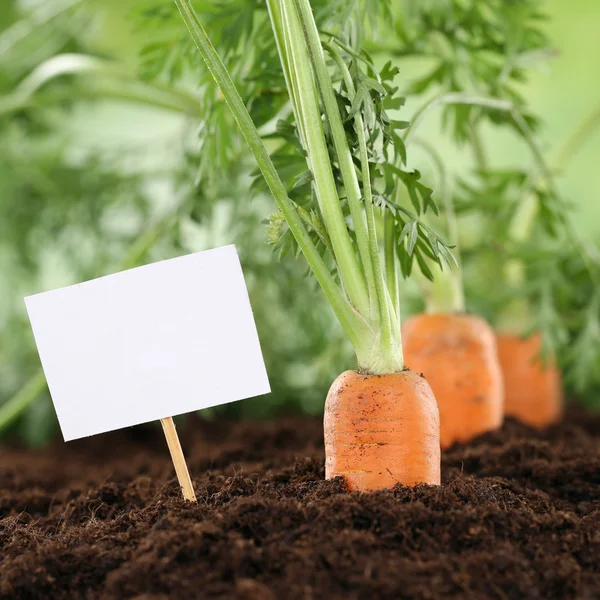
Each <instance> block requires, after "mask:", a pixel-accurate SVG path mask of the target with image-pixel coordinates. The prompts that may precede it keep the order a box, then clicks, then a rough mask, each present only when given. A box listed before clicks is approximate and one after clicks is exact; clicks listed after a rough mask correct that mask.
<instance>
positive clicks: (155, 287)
mask: <svg viewBox="0 0 600 600" xmlns="http://www.w3.org/2000/svg"><path fill="white" fill-rule="evenodd" d="M25 304H26V306H27V312H28V313H29V319H30V321H31V325H32V328H33V333H34V336H35V340H36V343H37V347H38V351H39V353H40V359H41V361H42V366H43V367H44V373H45V375H46V379H47V381H48V387H49V389H50V394H51V396H52V400H53V402H54V407H55V408H56V414H57V416H58V420H59V423H60V427H61V430H62V433H63V437H64V439H65V441H69V440H74V439H77V438H81V437H85V436H88V435H95V434H98V433H103V432H105V431H112V430H114V429H119V428H121V427H129V426H131V425H137V424H139V423H147V422H149V421H158V420H160V421H161V423H162V426H163V430H164V432H165V436H166V438H167V444H168V446H169V451H170V452H171V457H172V458H173V464H174V465H175V472H176V473H177V478H178V480H179V484H180V485H181V489H182V491H183V495H184V497H185V498H186V499H187V500H190V501H194V500H195V499H196V498H195V495H194V489H193V487H192V482H191V480H190V475H189V473H188V469H187V466H186V464H185V459H184V457H183V452H182V451H181V444H180V443H179V439H178V437H177V432H176V430H175V425H174V423H173V419H172V416H173V415H181V414H184V413H188V412H192V411H195V410H199V409H202V408H207V407H209V406H216V405H218V404H224V403H226V402H234V401H235V400H242V399H243V398H250V397H252V396H259V395H261V394H266V393H268V392H270V391H271V390H270V387H269V380H268V378H267V372H266V369H265V364H264V361H263V358H262V353H261V350H260V343H259V340H258V334H257V332H256V325H255V324H254V317H253V315H252V308H251V306H250V300H249V298H248V291H247V289H246V284H245V282H244V275H243V273H242V267H241V265H240V261H239V258H238V255H237V252H236V249H235V246H225V247H223V248H216V249H214V250H207V251H206V252H197V253H196V254H190V255H188V256H181V257H179V258H173V259H170V260H165V261H162V262H158V263H154V264H150V265H146V266H144V267H138V268H135V269H130V270H128V271H123V272H121V273H115V274H114V275H108V276H106V277H100V278H99V279H94V280H92V281H86V282H85V283H80V284H77V285H72V286H70V287H66V288H61V289H58V290H52V291H50V292H45V293H42V294H36V295H34V296H28V297H27V298H25Z"/></svg>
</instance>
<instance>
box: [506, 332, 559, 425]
mask: <svg viewBox="0 0 600 600" xmlns="http://www.w3.org/2000/svg"><path fill="white" fill-rule="evenodd" d="M496 339H497V342H498V356H499V358H500V365H501V367H502V372H503V374H504V393H505V396H504V409H505V413H506V414H507V415H510V416H512V417H515V418H517V419H519V420H520V421H522V422H523V423H526V424H527V425H531V426H532V427H537V428H540V429H541V428H543V427H547V426H548V425H550V424H552V423H555V422H556V421H558V420H559V419H560V417H561V415H562V412H563V391H562V381H561V376H560V371H559V370H558V369H557V368H556V365H555V364H554V363H553V362H550V363H548V364H546V365H544V364H543V363H542V361H541V360H540V358H539V357H538V355H539V352H540V349H541V344H542V338H541V336H540V335H539V333H536V334H533V335H531V336H529V337H527V338H522V337H520V336H518V335H514V334H510V333H497V334H496Z"/></svg>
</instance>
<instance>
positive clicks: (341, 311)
mask: <svg viewBox="0 0 600 600" xmlns="http://www.w3.org/2000/svg"><path fill="white" fill-rule="evenodd" d="M175 3H176V5H177V7H178V9H179V11H180V13H181V16H182V18H183V20H184V22H185V24H186V26H187V28H188V30H189V32H190V35H191V37H192V39H193V40H194V42H195V44H196V46H197V47H198V49H199V51H200V54H201V55H202V58H203V59H204V61H205V63H206V65H207V67H208V69H209V71H210V73H211V75H212V76H213V78H214V79H215V81H216V83H217V85H218V86H219V87H220V88H221V93H222V94H223V97H224V98H225V101H226V102H227V104H228V106H229V108H230V110H231V112H232V114H233V116H234V118H235V120H236V122H237V124H238V127H239V128H240V131H241V132H242V135H243V136H244V139H245V140H246V143H247V144H248V146H249V147H250V150H251V152H252V154H253V155H254V158H255V160H256V162H257V163H258V166H259V168H260V170H261V173H262V174H263V177H264V178H265V181H266V183H267V185H268V187H269V189H270V190H271V193H272V195H273V197H274V199H275V201H276V202H277V204H278V206H279V208H280V210H281V211H282V213H283V215H284V217H285V219H286V221H287V223H288V226H289V228H290V230H291V232H292V234H293V235H294V237H295V239H296V241H297V242H298V245H299V247H300V249H301V250H302V252H303V254H304V256H305V258H306V260H307V262H308V264H309V265H310V267H311V269H312V271H313V272H314V274H315V276H316V278H317V280H318V281H319V284H320V286H321V288H322V289H323V291H324V293H325V295H326V296H327V299H328V300H329V302H330V304H331V306H332V308H333V310H334V312H335V314H336V315H337V317H338V319H339V321H340V323H341V324H342V327H343V328H344V331H345V332H346V334H347V335H348V337H349V339H350V341H351V343H352V345H353V346H354V348H355V350H356V353H357V357H358V358H359V361H360V357H361V356H362V355H363V354H364V353H367V352H368V351H369V340H370V339H372V336H373V331H372V330H371V328H370V327H369V325H368V323H367V322H366V321H365V319H364V318H363V317H362V316H361V315H360V314H359V313H358V312H357V311H356V310H355V309H354V308H353V306H352V305H351V304H350V302H348V300H347V298H346V297H345V296H344V294H343V293H342V291H341V290H340V288H339V287H338V286H337V284H336V283H335V280H334V279H333V277H332V275H331V273H330V272H329V269H328V268H327V265H326V264H325V262H324V261H323V259H322V258H321V256H320V254H319V253H318V251H317V249H316V247H315V246H314V244H313V242H312V240H311V238H310V236H309V234H308V232H307V231H306V229H305V227H304V224H303V223H302V220H301V218H300V216H299V215H298V213H297V211H296V209H295V207H294V204H293V203H292V201H291V200H290V199H289V197H288V195H287V192H286V189H285V186H284V185H283V183H282V181H281V179H280V177H279V174H278V173H277V170H276V169H275V166H274V165H273V162H272V161H271V158H270V156H269V154H268V152H267V150H266V148H265V146H264V144H263V142H262V139H261V138H260V135H259V133H258V131H257V130H256V127H255V125H254V123H253V122H252V119H251V117H250V114H249V113H248V110H247V108H246V106H245V104H244V102H243V101H242V98H241V97H240V95H239V92H238V90H237V89H236V87H235V85H234V83H233V81H232V79H231V76H230V75H229V73H228V71H227V69H226V67H225V65H224V64H223V62H222V61H221V59H220V58H219V55H218V53H217V52H216V50H215V49H214V47H213V45H212V43H211V42H210V40H209V38H208V36H207V35H206V32H205V31H204V28H203V27H202V25H201V23H200V21H199V20H198V17H197V15H196V13H195V11H194V9H193V7H192V5H191V3H190V1H189V0H175ZM327 160H328V159H327ZM329 233H330V235H331V234H332V232H331V231H329ZM345 233H346V235H347V234H348V232H347V230H346V232H345ZM331 237H333V235H331ZM337 243H339V240H338V242H337ZM348 279H352V278H351V277H347V278H346V281H345V283H346V286H347V287H348ZM348 291H349V290H348ZM353 291H354V294H355V295H356V296H358V295H360V292H358V293H357V290H356V289H353ZM349 293H350V291H349ZM365 298H366V299H367V300H368V296H367V294H366V288H365Z"/></svg>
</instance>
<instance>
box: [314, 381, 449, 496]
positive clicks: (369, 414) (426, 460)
mask: <svg viewBox="0 0 600 600" xmlns="http://www.w3.org/2000/svg"><path fill="white" fill-rule="evenodd" d="M324 427H325V455H326V462H325V476H326V477H327V479H331V478H332V477H336V476H338V475H342V476H343V477H345V479H346V481H347V483H348V486H349V487H350V489H352V490H361V491H366V490H377V489H383V488H391V487H393V486H394V485H396V484H397V483H401V484H403V485H416V484H417V483H429V484H434V485H439V483H440V438H439V433H440V420H439V413H438V407H437V404H436V401H435V398H434V396H433V392H432V391H431V388H430V387H429V385H428V383H427V382H426V381H425V379H423V377H421V376H420V375H417V374H416V373H414V372H413V371H409V370H405V371H402V372H401V373H393V374H391V375H361V374H360V373H357V372H356V371H346V372H345V373H342V374H341V375H340V376H339V377H338V378H337V379H336V380H335V381H334V383H333V385H332V386H331V389H330V390H329V394H328V395H327V401H326V403H325V419H324Z"/></svg>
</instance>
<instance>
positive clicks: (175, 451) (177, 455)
mask: <svg viewBox="0 0 600 600" xmlns="http://www.w3.org/2000/svg"><path fill="white" fill-rule="evenodd" d="M160 422H161V425H162V427H163V431H164V432H165V437H166V438H167V444H168V446H169V452H171V458H172V459H173V464H174V465H175V473H177V479H178V480H179V485H180V486H181V491H182V493H183V497H184V498H185V499H186V500H189V501H190V502H196V494H195V493H194V488H193V486H192V480H191V479H190V473H189V471H188V468H187V464H186V463H185V458H184V456H183V451H182V449H181V444H180V443H179V436H178V435H177V430H176V429H175V423H173V418H172V417H167V418H166V419H161V420H160Z"/></svg>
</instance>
